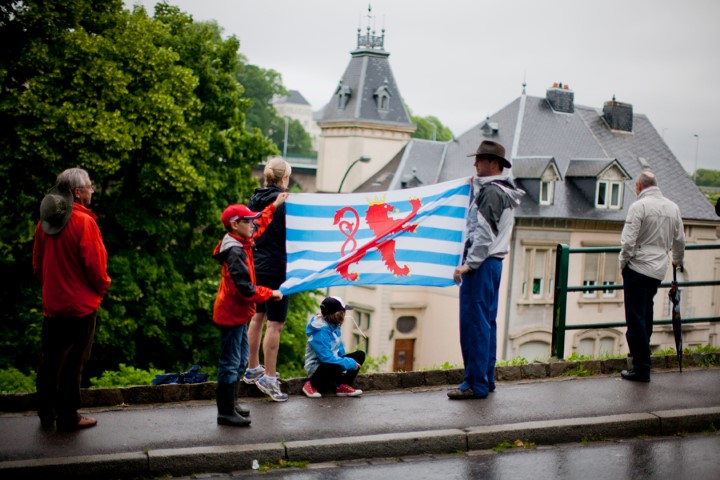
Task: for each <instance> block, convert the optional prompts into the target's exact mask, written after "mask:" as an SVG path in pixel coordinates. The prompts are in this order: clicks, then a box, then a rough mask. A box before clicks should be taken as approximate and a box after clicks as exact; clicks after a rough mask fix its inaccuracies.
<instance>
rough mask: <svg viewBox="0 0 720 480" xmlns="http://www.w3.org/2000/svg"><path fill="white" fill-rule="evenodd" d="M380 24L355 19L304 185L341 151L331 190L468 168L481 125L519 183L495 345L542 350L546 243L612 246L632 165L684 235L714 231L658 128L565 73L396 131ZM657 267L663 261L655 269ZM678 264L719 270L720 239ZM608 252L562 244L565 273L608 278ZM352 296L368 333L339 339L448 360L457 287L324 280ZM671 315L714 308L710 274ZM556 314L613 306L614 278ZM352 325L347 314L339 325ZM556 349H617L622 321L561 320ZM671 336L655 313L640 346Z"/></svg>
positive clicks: (714, 221)
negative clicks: (678, 216)
mask: <svg viewBox="0 0 720 480" xmlns="http://www.w3.org/2000/svg"><path fill="white" fill-rule="evenodd" d="M383 39H384V31H383V35H382V37H378V36H375V35H374V32H372V33H371V32H370V31H369V29H368V33H367V35H360V32H359V31H358V48H357V49H356V50H355V51H353V52H352V53H351V55H352V59H351V61H350V64H349V66H348V68H347V70H346V72H345V74H344V75H343V77H342V80H341V81H340V82H339V83H338V87H337V89H336V90H335V92H334V94H333V97H332V99H331V101H330V102H329V103H328V104H327V105H326V107H325V109H324V112H323V116H322V119H321V120H320V121H319V125H320V127H321V129H322V134H321V137H320V152H319V158H318V177H317V186H318V191H336V190H335V188H336V187H335V188H333V186H336V185H338V184H339V183H340V178H341V177H342V175H343V173H345V174H347V172H348V171H349V169H350V168H353V165H352V164H353V160H354V159H355V158H358V157H359V156H361V155H370V156H371V157H372V161H371V162H370V163H369V164H367V165H363V166H362V168H358V169H354V168H353V175H352V177H348V180H352V181H350V182H349V183H346V184H345V185H346V186H349V188H347V189H344V191H350V190H352V191H355V192H368V193H370V192H379V191H386V190H393V189H399V188H410V187H414V186H418V185H427V184H432V183H437V182H443V181H446V180H451V179H456V178H460V177H464V176H468V177H469V176H471V175H473V174H474V168H473V165H472V161H473V159H472V158H468V157H466V155H467V154H468V153H470V152H474V151H475V150H476V149H477V146H478V145H479V144H480V142H481V141H482V140H483V139H492V140H494V141H496V142H499V143H501V144H503V145H504V146H505V147H506V150H507V152H508V155H509V156H510V160H511V162H512V163H513V169H512V175H513V177H514V178H515V180H516V182H517V184H518V185H519V186H520V187H521V188H522V189H524V190H525V191H526V192H527V195H526V196H525V198H524V200H523V202H522V204H521V205H520V207H518V209H517V210H516V221H515V228H514V232H513V237H512V241H511V253H510V255H508V257H507V258H506V260H505V262H504V266H503V279H502V284H501V298H500V310H499V312H498V358H505V359H510V358H513V357H516V356H523V357H525V358H526V359H528V360H530V361H532V360H534V359H546V358H547V357H548V356H549V353H550V338H551V329H552V302H553V288H554V278H553V277H554V269H555V265H554V264H555V250H556V246H557V244H558V243H564V244H568V245H570V247H571V248H573V247H592V246H618V245H619V244H620V232H621V230H622V227H623V222H624V220H625V217H626V215H627V211H628V208H629V206H630V205H631V204H632V202H633V201H634V200H635V193H634V179H635V178H636V177H637V175H638V174H639V173H640V172H641V171H642V170H643V169H650V170H651V171H653V172H654V173H655V174H656V175H657V178H658V182H659V186H660V188H661V190H662V191H663V193H664V194H665V195H666V196H667V197H668V198H670V199H671V200H673V201H674V202H676V203H677V204H678V205H679V206H680V209H681V212H682V216H683V219H684V222H685V230H686V240H687V242H688V243H720V241H719V239H718V217H717V215H716V214H715V212H714V209H713V207H712V206H711V205H710V204H709V203H708V202H707V201H706V200H705V199H704V197H703V196H702V194H701V193H700V192H699V191H698V189H697V188H696V187H695V185H694V184H693V182H692V181H691V180H690V179H689V178H688V176H687V174H686V172H685V171H684V170H683V168H682V166H681V164H680V163H679V162H678V160H677V159H676V158H675V156H674V155H673V153H672V152H671V151H670V149H669V148H668V146H667V145H666V144H665V143H664V141H663V140H662V138H661V136H660V135H659V134H658V132H657V131H656V129H655V128H654V127H653V125H652V124H651V123H650V121H649V119H648V118H647V117H646V116H645V115H642V114H638V113H635V112H634V111H633V107H632V105H631V104H629V103H622V102H619V101H616V100H615V98H612V99H611V100H608V101H607V102H605V104H604V105H603V106H602V107H601V108H600V107H598V108H596V107H587V106H581V105H576V104H575V102H574V92H573V90H571V89H570V88H569V86H568V85H563V84H560V83H558V84H554V85H552V86H551V87H550V88H548V89H547V91H546V95H545V96H544V97H535V96H529V95H526V93H525V86H523V92H522V94H521V95H520V96H519V97H518V98H516V99H515V100H513V101H512V102H510V103H509V104H508V105H507V106H506V107H504V108H502V109H501V110H500V111H498V112H496V113H495V114H493V115H491V116H490V117H488V118H485V119H483V120H482V121H480V122H479V123H478V124H477V125H476V126H475V127H473V128H471V129H470V130H469V131H467V132H465V133H464V134H462V135H461V136H459V137H458V138H456V139H454V140H452V141H450V142H433V141H427V140H417V139H410V138H409V135H410V133H411V132H412V131H413V128H414V126H413V125H412V124H410V122H409V117H408V116H407V112H406V111H405V108H404V106H403V103H402V97H401V95H400V92H399V89H398V86H397V85H396V83H395V81H394V78H393V76H392V72H391V70H390V66H389V62H388V56H389V53H387V52H385V51H384V50H383ZM669 274H670V269H668V275H669ZM686 278H687V279H688V280H693V279H705V280H706V279H713V278H714V279H718V278H720V250H706V251H695V252H688V253H687V254H686ZM620 280H621V277H620V272H619V271H618V265H617V254H609V253H608V254H605V253H591V254H582V255H575V256H574V257H573V258H571V264H570V278H569V284H570V285H609V284H616V283H620ZM331 293H332V294H338V295H342V296H343V297H344V298H345V300H346V301H347V302H348V303H350V304H352V305H354V306H355V308H356V315H357V316H358V323H359V325H360V327H361V328H362V329H363V331H364V332H365V333H366V334H369V335H368V339H364V338H363V337H362V336H361V335H360V332H357V331H356V330H357V329H355V331H353V330H352V329H350V328H348V329H346V332H345V335H346V339H345V341H346V345H348V346H349V347H350V348H353V347H355V346H359V347H361V348H364V349H365V350H366V351H367V352H368V353H369V354H370V355H371V356H373V357H380V356H381V355H388V357H389V359H390V362H389V363H388V365H387V369H388V370H390V369H392V370H413V369H417V368H427V367H432V366H438V365H441V364H443V363H445V362H449V363H451V364H462V357H461V354H460V349H459V341H458V339H459V333H458V305H457V288H456V287H448V288H424V287H410V286H408V287H389V286H374V287H373V286H351V287H334V288H332V289H331ZM655 305H656V312H655V318H657V319H668V318H670V316H669V301H668V298H667V295H665V294H664V292H663V291H662V290H661V291H660V293H658V295H657V297H656V299H655ZM682 305H683V308H684V310H683V312H682V314H683V318H687V317H718V316H720V287H698V288H692V289H688V290H687V291H686V292H684V293H683V303H682ZM567 312H568V314H567V318H568V324H591V323H600V322H618V321H623V319H624V307H623V298H622V291H621V290H601V291H586V292H577V293H570V294H569V295H568V303H567ZM353 328H354V327H353ZM719 331H720V328H718V325H717V324H693V325H690V326H688V328H687V331H686V333H685V345H686V346H687V345H694V344H705V343H710V344H713V345H715V346H717V345H720V339H718V332H719ZM565 345H566V350H565V352H564V356H565V357H568V356H570V355H571V354H572V353H577V354H585V355H595V356H598V355H601V354H604V353H605V354H622V353H624V352H627V346H626V343H625V337H624V328H614V329H590V328H588V329H584V330H583V329H580V330H572V331H570V332H568V334H567V336H566V342H565ZM672 345H673V341H672V331H671V328H670V327H665V326H656V329H655V334H654V335H653V337H652V346H653V348H667V347H670V346H672Z"/></svg>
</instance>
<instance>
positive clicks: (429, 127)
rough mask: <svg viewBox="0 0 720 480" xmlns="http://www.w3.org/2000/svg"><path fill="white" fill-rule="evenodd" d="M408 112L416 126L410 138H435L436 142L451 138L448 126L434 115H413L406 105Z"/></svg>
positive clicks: (446, 140)
mask: <svg viewBox="0 0 720 480" xmlns="http://www.w3.org/2000/svg"><path fill="white" fill-rule="evenodd" d="M406 108H407V110H408V113H409V114H410V121H411V122H412V123H414V124H415V125H416V126H417V130H415V132H413V134H412V138H422V139H425V140H433V139H434V140H437V141H438V142H448V141H450V140H452V139H453V134H452V132H451V131H450V129H449V128H447V127H446V126H445V125H443V124H442V122H441V121H440V120H439V119H438V118H437V117H435V116H432V115H430V116H427V117H417V116H415V115H413V113H412V111H411V110H410V108H408V107H407V106H406Z"/></svg>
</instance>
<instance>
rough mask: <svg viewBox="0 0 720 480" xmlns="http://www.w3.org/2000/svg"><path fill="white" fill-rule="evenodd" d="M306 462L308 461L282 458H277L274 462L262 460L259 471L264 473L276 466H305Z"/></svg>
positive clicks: (274, 468) (276, 467)
mask: <svg viewBox="0 0 720 480" xmlns="http://www.w3.org/2000/svg"><path fill="white" fill-rule="evenodd" d="M308 463H310V462H306V461H291V460H285V459H284V458H279V459H278V461H277V462H275V463H270V462H263V464H262V465H260V469H259V471H260V472H261V473H265V472H267V471H269V470H276V469H278V468H307V465H308Z"/></svg>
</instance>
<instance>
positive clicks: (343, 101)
mask: <svg viewBox="0 0 720 480" xmlns="http://www.w3.org/2000/svg"><path fill="white" fill-rule="evenodd" d="M335 95H336V96H337V108H338V110H345V107H347V104H348V102H349V101H350V96H351V95H352V89H351V88H350V87H348V86H347V85H343V84H342V80H340V83H339V84H338V88H337V90H335Z"/></svg>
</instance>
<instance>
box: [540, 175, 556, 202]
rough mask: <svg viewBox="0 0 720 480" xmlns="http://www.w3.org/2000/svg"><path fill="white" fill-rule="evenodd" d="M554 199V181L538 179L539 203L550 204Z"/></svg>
mask: <svg viewBox="0 0 720 480" xmlns="http://www.w3.org/2000/svg"><path fill="white" fill-rule="evenodd" d="M554 201H555V182H554V181H552V180H541V181H540V205H552V204H553V202H554Z"/></svg>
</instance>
